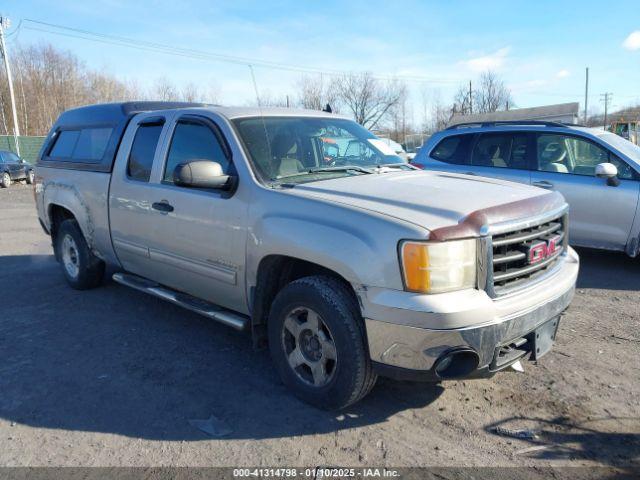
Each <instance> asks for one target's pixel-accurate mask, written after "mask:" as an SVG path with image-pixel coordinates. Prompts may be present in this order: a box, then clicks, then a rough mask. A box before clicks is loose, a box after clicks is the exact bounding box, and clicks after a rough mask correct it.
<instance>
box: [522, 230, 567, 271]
mask: <svg viewBox="0 0 640 480" xmlns="http://www.w3.org/2000/svg"><path fill="white" fill-rule="evenodd" d="M559 241H560V235H555V236H553V237H551V238H550V239H549V240H547V241H540V242H536V243H534V244H533V245H531V246H529V249H528V250H527V252H526V253H527V263H528V264H529V265H534V264H536V263H538V262H541V261H543V260H544V259H546V258H549V257H550V256H552V255H553V254H554V253H556V250H557V249H558V243H559Z"/></svg>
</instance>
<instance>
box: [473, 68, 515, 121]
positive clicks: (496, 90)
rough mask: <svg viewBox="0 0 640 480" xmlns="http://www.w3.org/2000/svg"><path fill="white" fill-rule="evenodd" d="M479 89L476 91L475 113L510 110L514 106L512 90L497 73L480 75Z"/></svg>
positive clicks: (490, 72)
mask: <svg viewBox="0 0 640 480" xmlns="http://www.w3.org/2000/svg"><path fill="white" fill-rule="evenodd" d="M478 83H479V85H478V88H477V89H476V90H475V91H474V95H473V97H474V111H477V112H478V113H488V112H496V111H498V110H508V109H509V107H510V106H513V99H512V97H511V90H509V89H508V88H507V87H506V86H505V84H504V82H503V81H502V80H501V79H500V78H499V77H498V75H497V74H496V73H495V72H492V71H490V70H487V71H486V72H484V73H483V74H482V75H480V81H479V82H478Z"/></svg>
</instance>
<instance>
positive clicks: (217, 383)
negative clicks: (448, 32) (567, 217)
mask: <svg viewBox="0 0 640 480" xmlns="http://www.w3.org/2000/svg"><path fill="white" fill-rule="evenodd" d="M580 254H581V256H582V272H581V275H580V279H579V290H578V292H577V295H576V298H575V300H574V302H573V305H572V307H571V309H570V310H569V312H568V313H567V315H566V316H565V317H564V319H563V320H562V322H561V324H560V331H559V336H558V337H559V338H558V342H557V344H556V346H555V348H554V350H553V351H552V353H550V354H549V355H547V356H546V357H545V358H544V359H543V360H542V361H541V362H540V364H538V365H535V364H532V363H529V364H527V365H525V370H526V371H525V373H524V374H518V373H503V374H499V375H497V376H496V377H494V378H493V379H490V380H477V381H470V382H450V383H445V384H444V385H443V386H429V385H426V384H412V383H399V382H393V381H390V380H382V381H379V383H378V385H377V386H376V388H375V389H374V390H373V392H372V394H371V395H370V396H369V397H367V398H366V399H365V400H364V401H363V402H361V403H360V404H358V405H356V406H354V407H353V408H351V409H349V410H348V411H347V412H344V413H341V414H336V413H326V412H322V411H318V410H316V409H314V408H311V407H309V406H307V405H305V404H303V403H300V402H299V401H297V400H296V399H295V398H293V397H292V396H290V395H289V394H288V393H287V391H286V390H285V388H284V387H283V385H282V384H281V383H280V382H279V380H278V379H277V378H276V375H275V373H274V371H273V369H272V368H271V364H270V361H269V357H268V354H267V352H264V351H254V350H252V348H251V345H250V341H249V338H248V336H246V335H245V334H241V333H238V332H235V331H233V330H231V329H228V328H226V327H224V326H222V325H218V324H216V323H212V322H210V321H207V320H206V319H204V318H202V317H199V316H198V315H195V314H192V313H189V312H185V311H183V310H181V309H179V308H177V307H174V306H172V305H169V304H167V303H164V302H162V301H161V300H157V299H155V298H152V297H149V296H146V295H145V294H143V293H139V292H136V291H133V290H130V289H127V288H126V287H123V286H119V285H118V284H115V283H114V282H112V281H109V282H106V284H105V285H104V287H102V288H99V289H96V290H92V291H87V292H76V291H74V290H72V289H70V288H69V287H67V286H66V284H65V283H64V280H63V277H62V274H61V273H60V271H59V269H58V265H57V264H56V263H55V261H54V259H53V256H52V255H51V247H50V245H49V238H48V237H47V236H45V235H44V233H43V232H42V230H41V228H40V226H39V225H38V222H37V219H36V215H35V209H34V205H33V195H32V191H31V188H29V187H27V186H25V185H14V186H12V187H11V188H10V189H8V190H7V189H3V190H0V296H1V298H2V308H0V358H1V359H2V362H1V363H0V465H12V466H18V465H83V466H97V465H101V466H120V465H136V466H150V465H177V466H181V465H191V466H195V465H197V466H217V465H224V466H230V465H254V466H255V465H270V466H278V465H279V466H282V465H294V466H314V465H342V466H347V465H351V466H361V465H371V464H375V465H388V466H395V467H397V466H417V465H432V466H433V465H437V466H448V465H458V466H462V465H465V466H479V465H484V466H497V465H501V466H506V465H530V466H549V465H552V466H559V465H582V466H596V465H601V466H608V467H611V466H615V467H621V468H623V469H628V468H630V467H636V468H637V467H639V466H640V402H639V401H638V398H639V394H640V356H639V354H640V329H639V327H640V263H639V262H638V260H631V259H629V258H627V257H625V256H624V255H622V254H609V253H602V252H592V251H584V250H583V251H580ZM443 387H444V388H443ZM211 415H214V416H216V417H217V418H219V419H221V420H222V422H223V423H224V426H226V427H227V428H228V429H229V430H230V433H228V434H227V435H226V436H225V437H224V438H212V437H210V436H207V435H206V434H205V433H203V432H201V431H200V430H198V429H196V428H194V427H193V426H192V425H191V424H190V423H189V420H192V419H206V418H209V417H210V416H211ZM495 426H502V427H507V428H510V429H523V428H530V429H533V430H535V431H536V432H537V438H534V439H516V438H509V437H505V436H501V435H498V434H496V433H495V432H494V431H493V427H495Z"/></svg>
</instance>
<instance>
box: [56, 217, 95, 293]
mask: <svg viewBox="0 0 640 480" xmlns="http://www.w3.org/2000/svg"><path fill="white" fill-rule="evenodd" d="M56 258H57V259H59V261H60V263H61V264H62V272H63V273H64V276H65V278H66V280H67V283H68V284H69V285H70V286H71V287H72V288H75V289H76V290H87V289H90V288H95V287H97V286H98V285H100V283H101V282H102V277H103V276H104V262H103V261H102V260H100V259H99V258H98V257H96V256H95V255H94V254H93V252H91V250H90V249H89V246H88V245H87V241H86V240H85V238H84V235H83V234H82V231H81V230H80V227H79V226H78V222H76V221H75V220H65V221H63V222H62V223H61V224H60V227H59V228H58V231H57V232H56Z"/></svg>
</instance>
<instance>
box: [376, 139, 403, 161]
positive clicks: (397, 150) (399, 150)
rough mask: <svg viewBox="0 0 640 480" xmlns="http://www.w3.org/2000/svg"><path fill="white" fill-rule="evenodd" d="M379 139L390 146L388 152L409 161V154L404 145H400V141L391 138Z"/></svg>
mask: <svg viewBox="0 0 640 480" xmlns="http://www.w3.org/2000/svg"><path fill="white" fill-rule="evenodd" d="M379 140H380V141H381V142H382V143H384V144H385V145H386V146H387V147H389V149H390V150H389V151H387V153H388V154H389V155H397V156H398V157H400V158H401V159H403V160H404V161H405V162H407V161H409V155H408V154H407V152H405V150H404V147H403V146H402V145H400V144H399V143H398V142H396V141H393V140H391V139H390V138H379ZM392 152H393V153H392Z"/></svg>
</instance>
